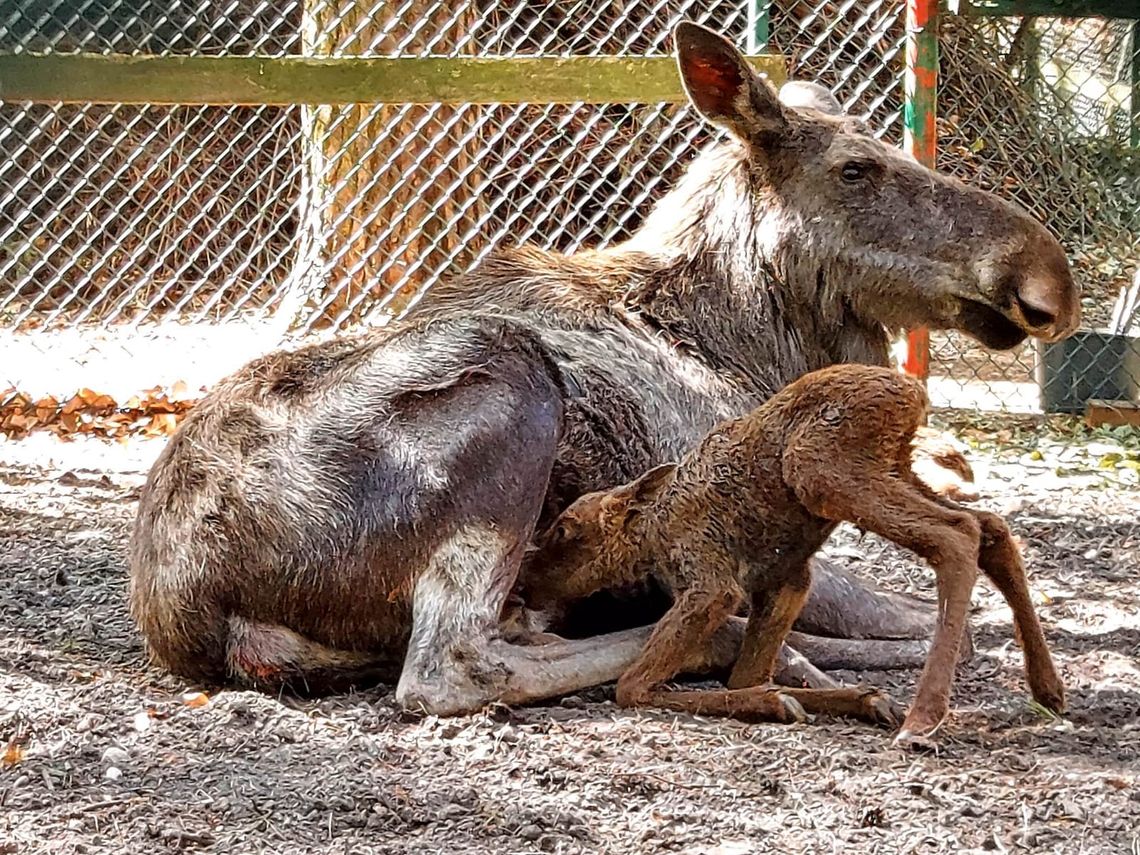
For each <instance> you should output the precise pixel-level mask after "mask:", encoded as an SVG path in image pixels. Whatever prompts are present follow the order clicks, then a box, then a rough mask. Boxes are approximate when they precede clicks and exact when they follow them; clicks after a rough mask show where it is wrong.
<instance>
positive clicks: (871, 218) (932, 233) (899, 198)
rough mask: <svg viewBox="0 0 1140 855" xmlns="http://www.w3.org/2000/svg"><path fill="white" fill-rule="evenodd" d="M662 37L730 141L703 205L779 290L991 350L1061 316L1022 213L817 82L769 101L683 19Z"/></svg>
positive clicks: (1065, 294) (1050, 256) (1070, 300)
mask: <svg viewBox="0 0 1140 855" xmlns="http://www.w3.org/2000/svg"><path fill="white" fill-rule="evenodd" d="M674 39H675V42H676V49H677V58H678V64H679V67H680V71H681V77H682V80H683V82H684V85H685V89H686V91H687V93H688V95H689V98H690V100H691V101H692V103H693V105H694V106H695V107H696V109H697V110H698V111H699V112H700V113H701V114H702V115H703V116H704V117H705V118H706V119H708V120H709V121H710V122H712V123H713V124H715V125H718V126H720V127H722V128H724V129H726V130H727V131H729V133H730V134H731V135H732V136H733V137H734V138H735V139H736V141H737V143H738V145H739V148H740V150H741V159H740V165H739V168H738V169H737V170H736V172H735V173H734V177H732V180H730V181H727V182H726V181H725V180H723V179H724V176H721V177H720V179H718V180H717V181H716V182H714V183H717V184H718V186H717V187H716V189H715V191H714V194H713V197H712V198H710V200H709V201H708V202H707V210H706V211H704V212H703V213H704V216H705V217H706V218H707V219H708V221H709V222H710V223H712V224H713V226H712V228H716V223H718V222H719V223H720V224H721V226H720V228H721V229H722V231H724V232H728V231H730V230H734V231H735V232H736V233H737V234H736V237H735V240H736V241H737V246H736V248H735V250H734V251H737V252H739V254H742V255H746V254H748V253H751V254H752V255H753V257H755V258H758V259H762V260H763V263H765V264H771V265H773V266H774V267H775V268H776V270H777V272H778V273H779V274H780V275H781V277H782V278H783V280H784V281H785V282H787V283H788V284H789V285H790V286H791V287H792V289H793V292H794V293H793V298H794V299H795V300H797V301H799V302H800V303H801V304H802V305H807V306H813V307H818V311H820V312H821V313H822V314H823V315H824V316H825V317H828V316H830V320H831V321H833V322H834V323H837V324H843V323H849V322H852V321H854V322H857V323H864V324H882V325H884V326H886V327H887V328H888V329H891V330H901V329H904V328H913V327H918V326H929V327H931V328H935V329H958V330H962V331H963V332H966V333H967V334H969V335H971V336H973V337H975V338H977V339H978V340H979V341H981V342H982V343H983V344H985V345H987V346H989V347H994V348H1002V349H1004V348H1009V347H1013V346H1014V345H1016V344H1018V343H1020V342H1021V341H1023V340H1024V339H1025V338H1026V337H1027V336H1035V337H1038V338H1042V339H1045V340H1056V339H1060V338H1064V337H1066V336H1068V335H1069V334H1070V333H1071V332H1072V331H1073V330H1074V329H1075V328H1076V326H1077V324H1078V323H1079V320H1080V300H1079V293H1078V289H1077V287H1076V285H1075V283H1074V280H1073V276H1072V272H1071V271H1070V268H1069V265H1068V262H1067V260H1066V258H1065V253H1064V251H1063V249H1062V248H1061V245H1060V244H1059V243H1058V241H1057V240H1056V239H1055V238H1054V237H1053V236H1052V235H1051V234H1050V233H1049V231H1048V230H1047V229H1046V228H1045V227H1044V226H1043V225H1042V224H1041V223H1039V222H1038V221H1037V220H1035V219H1034V218H1033V217H1031V216H1030V215H1029V214H1028V213H1026V212H1025V211H1023V210H1022V209H1020V208H1018V207H1017V206H1015V205H1014V204H1012V203H1010V202H1007V201H1004V200H1002V199H1000V198H998V197H997V196H995V195H993V194H991V193H987V192H985V191H983V190H980V189H977V188H974V187H970V186H968V185H966V184H964V183H962V182H961V181H958V180H956V179H954V178H951V177H949V176H946V175H941V174H938V173H936V172H934V171H933V170H930V169H927V168H926V167H924V166H922V165H921V164H919V163H918V162H916V161H915V160H914V159H913V158H911V157H909V156H908V155H906V154H905V153H903V152H901V151H899V150H898V149H896V148H894V147H892V146H890V145H887V144H886V143H883V142H881V141H879V140H877V139H875V137H874V136H873V135H872V134H871V133H870V132H869V130H868V129H867V127H866V126H865V125H864V124H863V123H862V122H860V121H858V120H857V119H854V118H851V117H848V116H845V115H843V114H842V113H841V111H840V110H839V105H838V104H837V102H836V101H835V100H834V99H833V98H831V97H829V96H828V95H827V94H826V92H825V91H822V90H821V88H820V87H813V86H812V85H810V84H808V85H805V84H802V83H795V84H790V85H786V86H785V88H784V91H783V93H782V96H783V97H782V99H781V97H780V96H778V95H777V93H776V91H775V90H774V89H773V88H772V87H771V86H770V85H769V84H768V82H767V81H766V80H765V79H764V78H763V77H761V76H760V75H758V74H757V73H756V72H755V71H754V70H753V69H752V68H751V67H750V66H749V65H748V64H747V63H746V62H745V61H744V58H743V57H742V56H741V54H740V53H739V52H738V51H737V50H736V49H735V48H734V47H733V46H732V44H731V43H729V42H728V41H727V40H725V39H724V38H722V37H721V36H719V35H717V34H716V33H713V32H711V31H709V30H707V29H705V28H704V27H701V26H698V25H696V24H693V23H690V22H683V23H681V24H679V25H678V26H677V28H676V30H675V32H674ZM742 206H749V207H750V210H741V208H742ZM742 229H743V230H746V231H748V232H749V234H746V235H742V234H740V231H741V230H742ZM741 240H743V241H745V243H744V244H743V245H742V244H739V241H741Z"/></svg>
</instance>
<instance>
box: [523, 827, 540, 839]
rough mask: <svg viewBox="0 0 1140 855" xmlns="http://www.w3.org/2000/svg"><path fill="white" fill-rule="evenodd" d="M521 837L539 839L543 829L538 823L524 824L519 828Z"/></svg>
mask: <svg viewBox="0 0 1140 855" xmlns="http://www.w3.org/2000/svg"><path fill="white" fill-rule="evenodd" d="M519 837H521V838H522V839H523V840H538V838H540V837H542V829H541V828H540V827H539V826H537V825H533V824H532V825H524V826H523V827H522V828H520V829H519Z"/></svg>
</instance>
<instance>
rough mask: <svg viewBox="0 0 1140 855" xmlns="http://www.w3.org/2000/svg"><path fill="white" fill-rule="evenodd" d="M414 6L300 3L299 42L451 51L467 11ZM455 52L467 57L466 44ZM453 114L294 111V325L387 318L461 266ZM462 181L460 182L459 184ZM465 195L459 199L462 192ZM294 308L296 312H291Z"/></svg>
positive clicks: (461, 140)
mask: <svg viewBox="0 0 1140 855" xmlns="http://www.w3.org/2000/svg"><path fill="white" fill-rule="evenodd" d="M455 5H456V3H454V2H453V3H451V4H446V3H443V4H441V3H438V2H436V0H419V2H417V3H415V4H413V5H412V6H411V8H409V9H405V10H404V11H402V13H401V15H400V19H399V20H398V21H395V22H393V21H391V20H390V19H389V18H388V17H387V16H388V15H390V14H391V12H390V11H389V10H391V9H392V8H393V7H394V6H395V4H389V3H385V2H383V0H358V2H356V3H355V4H351V5H347V6H346V4H344V3H339V2H335V0H308V2H307V5H306V8H305V12H304V17H303V22H302V44H303V50H304V52H305V53H306V54H309V55H313V56H354V55H397V54H401V53H402V54H416V53H426V52H428V50H429V49H430V52H431V53H445V52H455V51H456V48H457V47H460V42H461V41H463V40H464V35H465V30H466V28H467V27H468V26H469V24H470V13H469V12H462V13H453V10H452V9H449V8H448V6H452V7H454V6H455ZM462 51H463V52H472V46H471V44H470V42H469V41H468V42H467V44H464V45H462ZM460 111H461V108H455V107H443V106H437V105H432V106H419V105H397V104H392V105H376V104H349V105H343V106H328V105H323V106H319V107H303V108H302V120H301V124H302V140H303V142H302V145H303V146H304V152H303V158H302V161H303V167H302V168H303V169H304V173H305V174H304V180H303V182H302V183H303V191H302V201H301V224H300V229H299V232H300V241H299V250H298V259H297V266H296V268H295V271H294V282H293V288H294V292H295V294H296V295H297V299H296V300H295V303H294V306H292V307H291V309H292V310H293V311H296V310H298V309H302V308H303V310H304V312H305V318H304V319H302V321H301V324H300V325H301V326H302V327H305V328H314V327H325V328H328V327H332V328H340V327H343V326H344V325H346V324H348V323H352V322H356V321H359V320H361V319H362V318H363V317H365V316H366V315H367V314H368V313H369V312H372V311H375V310H377V309H378V308H379V307H380V305H381V304H386V305H387V308H388V309H390V310H398V309H399V307H400V306H401V305H402V304H403V303H405V302H406V301H407V300H408V299H409V298H410V297H411V296H412V295H413V294H414V293H415V291H416V290H417V289H418V288H420V287H423V286H424V285H425V284H426V283H428V282H429V281H430V280H431V279H432V278H434V277H435V276H437V275H438V274H439V273H440V272H441V271H443V270H444V269H445V268H448V267H451V266H455V265H459V266H462V265H464V263H465V262H466V257H467V253H466V252H464V248H463V247H461V246H459V245H458V241H457V235H458V234H460V233H461V232H462V231H463V229H462V225H463V223H462V222H461V220H462V221H468V219H469V218H470V217H472V216H474V215H475V214H476V212H475V211H474V210H473V208H474V207H475V205H474V200H473V199H472V198H471V195H472V194H471V192H470V190H471V189H472V187H473V186H474V184H475V181H474V178H475V176H474V174H473V172H472V171H471V167H472V164H473V162H474V158H473V157H472V153H473V148H474V143H475V142H476V141H475V140H473V139H472V134H471V130H472V125H473V118H474V117H473V115H472V114H471V113H470V111H468V112H467V113H466V114H464V113H461V112H460ZM463 176H465V177H463ZM465 191H466V192H465ZM296 302H303V303H304V304H307V305H305V306H298V305H296Z"/></svg>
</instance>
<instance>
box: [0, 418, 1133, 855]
mask: <svg viewBox="0 0 1140 855" xmlns="http://www.w3.org/2000/svg"><path fill="white" fill-rule="evenodd" d="M944 421H945V420H944ZM946 423H951V422H950V421H946ZM956 427H957V428H959V429H960V432H961V433H962V435H963V436H965V437H966V438H967V439H968V440H969V442H970V443H971V445H973V446H974V449H973V451H972V460H974V461H976V462H978V464H979V466H978V469H979V474H980V475H982V476H984V480H983V487H984V495H983V498H982V499H981V501H980V504H982V505H984V506H986V507H990V508H992V509H995V510H998V511H999V512H1002V513H1005V514H1007V515H1008V516H1009V518H1010V520H1011V523H1012V525H1013V527H1014V529H1015V531H1016V532H1017V533H1018V535H1019V536H1020V537H1021V538H1022V539H1023V541H1024V544H1025V548H1026V551H1027V556H1028V559H1029V564H1030V568H1031V573H1032V576H1031V579H1032V584H1033V588H1034V591H1035V593H1036V594H1037V596H1038V597H1039V599H1040V601H1041V604H1040V611H1041V614H1042V618H1043V621H1044V623H1045V626H1046V632H1047V635H1048V637H1049V638H1050V640H1051V641H1052V643H1053V646H1054V651H1055V654H1056V657H1057V659H1058V662H1059V665H1060V668H1061V671H1062V674H1063V676H1064V678H1065V681H1066V684H1067V686H1068V691H1069V698H1070V705H1071V711H1070V713H1069V714H1068V715H1067V716H1066V717H1065V719H1064V720H1058V719H1054V718H1052V717H1050V716H1048V715H1047V714H1045V713H1044V712H1043V711H1040V710H1035V709H1034V708H1033V707H1032V706H1031V705H1030V704H1029V703H1028V701H1027V694H1026V691H1025V689H1024V687H1023V682H1022V679H1021V672H1020V666H1021V657H1020V653H1019V652H1018V650H1017V648H1016V646H1015V645H1014V644H1012V642H1011V640H1010V638H1011V631H1010V623H1009V617H1008V612H1007V611H1006V610H1005V609H1004V607H1003V606H1002V604H1001V603H1000V601H999V599H998V597H997V595H996V594H995V593H994V591H993V590H992V588H990V587H989V586H988V584H986V583H984V582H983V583H981V584H980V585H979V588H978V590H977V592H976V593H975V597H974V602H975V606H976V608H975V611H974V614H973V618H972V620H973V626H974V628H975V635H974V638H975V647H976V652H975V655H974V657H973V658H972V661H970V662H968V663H967V664H965V665H964V666H963V669H962V674H961V679H960V681H959V683H958V685H957V688H956V691H955V695H954V711H953V714H952V716H951V718H950V719H949V720H948V721H947V722H946V724H945V726H944V728H943V730H942V732H941V734H940V738H941V751H940V752H939V753H938V754H937V755H932V754H921V755H919V754H908V753H905V752H902V751H900V750H896V749H894V748H892V747H891V745H890V733H889V732H888V731H886V730H880V729H876V728H874V727H872V726H868V725H863V724H859V723H855V722H849V721H819V720H817V721H815V722H813V723H808V724H802V725H795V726H780V725H746V724H740V723H734V722H724V721H716V720H709V719H700V718H694V717H690V716H681V715H672V714H659V713H655V712H628V711H623V710H620V709H618V708H616V707H615V706H614V704H613V703H612V689H611V688H609V687H602V688H600V689H598V690H595V691H592V692H590V693H587V694H586V695H584V696H576V697H573V698H568V699H563V700H561V701H558V702H554V703H552V704H550V705H547V706H542V707H534V708H528V709H506V708H497V709H492V710H488V711H485V712H483V713H480V714H478V715H474V716H470V717H465V718H457V719H450V720H438V719H434V718H426V719H424V718H420V717H418V716H415V715H410V714H406V713H402V712H400V711H399V710H398V709H397V708H396V707H395V705H394V703H393V700H392V693H391V691H390V689H388V688H377V689H374V690H371V691H366V692H362V693H359V694H352V695H347V696H345V695H342V696H335V697H328V698H323V699H317V700H297V699H293V698H276V697H268V696H265V695H261V694H257V693H253V692H244V691H229V690H215V689H213V688H211V687H205V688H207V693H206V694H205V695H201V694H188V693H195V692H198V691H199V690H200V689H202V688H203V687H199V686H192V685H186V684H185V683H183V682H182V681H180V680H178V679H176V678H172V677H170V676H168V675H164V674H162V673H160V672H158V671H155V670H153V669H150V668H148V667H147V665H146V663H145V660H144V655H143V650H142V647H141V644H140V642H139V639H138V637H137V635H136V634H135V632H134V631H133V628H132V626H131V623H130V620H129V618H128V615H127V612H126V607H125V602H124V591H125V573H126V570H125V565H124V544H125V540H126V537H127V533H128V530H129V526H130V523H131V519H132V516H133V513H134V509H135V495H136V491H137V488H138V486H139V485H140V484H141V482H142V480H143V478H144V476H145V470H146V468H147V467H148V466H149V463H150V461H151V460H152V459H153V457H154V455H155V453H157V451H158V449H159V448H160V447H161V441H149V442H148V441H141V440H140V441H137V442H132V443H130V444H127V445H122V446H120V445H118V444H107V443H101V442H99V441H77V442H73V443H70V444H61V443H59V442H58V441H57V440H55V439H53V438H51V437H47V436H33V437H31V438H30V439H27V440H24V441H21V442H7V443H0V580H2V581H0V750H3V751H5V753H4V756H3V759H2V761H0V853H40V852H52V853H72V852H86V853H97V852H98V853H102V852H106V853H135V852H146V853H152V852H156V851H157V852H162V851H175V850H187V851H195V850H197V851H203V852H240V853H257V852H282V853H293V852H298V853H299V852H322V853H324V852H329V853H348V852H360V853H365V852H375V853H403V852H407V853H464V855H465V854H466V853H472V854H473V855H479V853H495V855H509V853H533V852H564V853H578V852H582V853H585V852H590V853H594V852H598V853H652V852H683V853H694V854H695V855H696V854H697V853H705V855H713V853H717V855H743V853H763V852H788V853H817V852H818V853H832V852H836V853H849V852H855V853H862V852H868V853H870V852H880V853H912V852H913V853H934V852H945V853H960V852H973V851H996V852H1003V851H1031V852H1049V853H1054V852H1056V853H1061V852H1063V853H1129V852H1132V853H1137V852H1140V661H1138V658H1137V657H1138V654H1140V620H1138V617H1137V616H1138V612H1140V578H1137V568H1138V566H1140V526H1138V524H1137V516H1138V508H1140V498H1138V497H1140V492H1138V491H1137V486H1136V466H1134V465H1130V464H1135V462H1136V461H1137V460H1138V459H1140V454H1137V452H1136V449H1137V447H1138V446H1137V444H1136V442H1135V437H1132V436H1124V437H1123V438H1120V437H1113V436H1106V435H1100V436H1092V437H1090V436H1084V435H1082V436H1079V437H1078V436H1075V435H1064V434H1062V435H1055V434H1051V433H1050V432H1049V431H1048V430H1046V429H1045V428H1043V427H1042V426H1041V425H1040V424H1039V423H1036V422H1028V423H1011V424H1005V423H999V422H994V423H992V424H985V425H981V426H979V425H978V423H977V422H976V420H974V421H966V422H963V423H960V424H957V425H956ZM992 437H997V438H998V442H997V444H996V445H995V444H994V443H992V442H990V441H989V439H988V438H992ZM828 549H829V551H830V552H831V553H832V554H833V555H835V556H837V557H839V558H840V559H842V560H845V561H848V562H849V563H850V565H851V566H852V567H853V568H854V569H855V570H856V571H857V572H859V573H861V574H864V575H867V576H869V577H873V578H875V579H877V580H879V581H881V582H882V583H883V584H885V585H887V586H888V587H892V588H894V589H897V590H909V591H918V592H920V593H922V594H923V595H925V596H929V595H930V590H931V581H930V574H929V573H928V572H927V571H926V570H925V569H924V568H922V567H921V566H920V565H918V564H917V563H916V562H915V561H912V560H911V559H910V558H908V557H907V556H904V555H901V554H900V553H898V552H896V551H895V550H894V549H893V548H890V547H887V546H886V545H884V544H883V543H882V542H880V541H878V540H877V539H875V538H874V537H872V536H866V537H863V538H861V539H860V538H858V536H857V533H856V532H854V531H852V530H849V529H843V530H841V532H840V533H839V535H838V536H837V538H836V539H835V540H834V541H833V542H832V543H831V544H830V545H829V547H828ZM841 676H842V677H843V678H844V679H846V680H850V681H854V680H858V679H860V678H861V679H864V680H867V681H869V682H875V683H880V684H882V685H884V686H886V687H888V688H889V690H890V691H892V692H893V693H895V694H896V696H897V697H899V698H901V699H903V700H905V699H907V698H908V697H909V692H910V689H911V686H912V684H913V678H914V675H913V674H911V673H905V672H900V673H893V674H864V675H855V674H844V675H841Z"/></svg>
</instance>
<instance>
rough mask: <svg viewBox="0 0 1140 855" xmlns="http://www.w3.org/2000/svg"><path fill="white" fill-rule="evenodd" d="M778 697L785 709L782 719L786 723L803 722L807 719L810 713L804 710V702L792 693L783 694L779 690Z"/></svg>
mask: <svg viewBox="0 0 1140 855" xmlns="http://www.w3.org/2000/svg"><path fill="white" fill-rule="evenodd" d="M776 697H777V698H778V699H779V701H780V705H781V706H782V707H783V709H784V711H783V715H782V716H781V718H780V721H782V722H784V723H785V724H801V723H802V722H805V721H807V717H808V714H807V712H806V711H805V710H804V708H803V704H801V703H800V702H799V701H797V700H796V699H795V698H793V697H792V696H790V695H782V694H780V693H778V692H777V693H776Z"/></svg>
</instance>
